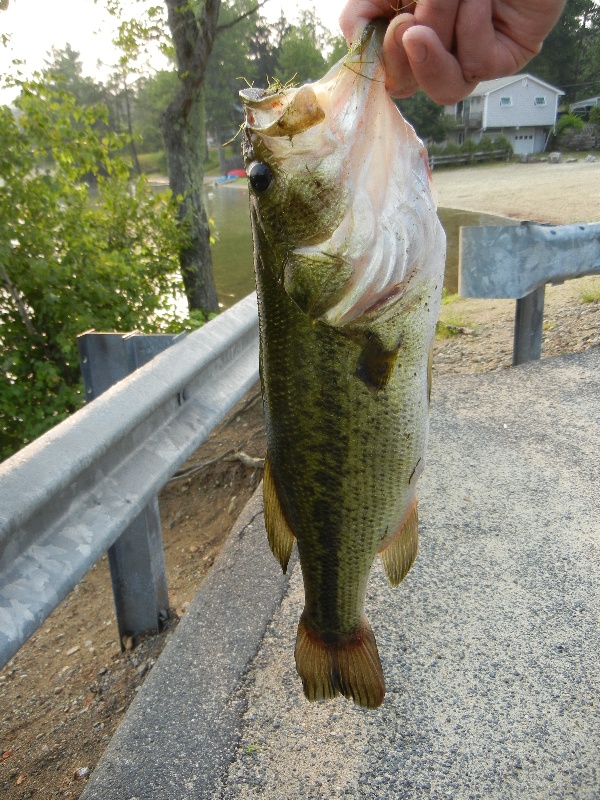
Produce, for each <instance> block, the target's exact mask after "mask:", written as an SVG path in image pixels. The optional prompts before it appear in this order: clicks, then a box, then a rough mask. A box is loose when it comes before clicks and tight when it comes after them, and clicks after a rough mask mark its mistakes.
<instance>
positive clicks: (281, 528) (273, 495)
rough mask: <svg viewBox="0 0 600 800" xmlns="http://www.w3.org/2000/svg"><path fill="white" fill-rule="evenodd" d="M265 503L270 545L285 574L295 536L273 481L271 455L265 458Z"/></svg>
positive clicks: (266, 525) (266, 526)
mask: <svg viewBox="0 0 600 800" xmlns="http://www.w3.org/2000/svg"><path fill="white" fill-rule="evenodd" d="M263 503H264V509H265V528H266V529H267V538H268V540H269V547H270V548H271V552H272V553H273V555H274V556H275V558H276V559H277V560H278V561H279V563H280V564H281V569H282V570H283V572H284V574H285V573H286V572H287V567H288V563H289V560H290V556H291V555H292V550H293V547H294V541H295V537H294V534H293V533H292V531H291V528H290V526H289V524H288V521H287V520H286V518H285V515H284V513H283V510H282V508H281V503H280V502H279V497H278V496H277V490H276V489H275V484H274V483H273V475H272V473H271V466H270V464H269V457H268V456H267V458H266V459H265V471H264V476H263Z"/></svg>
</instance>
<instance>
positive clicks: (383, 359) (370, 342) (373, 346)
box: [356, 336, 398, 392]
mask: <svg viewBox="0 0 600 800" xmlns="http://www.w3.org/2000/svg"><path fill="white" fill-rule="evenodd" d="M397 358H398V348H396V349H395V350H386V349H385V348H384V347H383V346H382V344H381V342H380V341H379V340H378V339H377V338H376V337H374V336H370V337H369V338H368V339H367V343H366V344H365V346H364V347H363V349H362V351H361V354H360V357H359V359H358V364H357V365H356V377H357V378H359V379H360V380H361V381H362V382H363V383H364V384H365V386H367V388H369V389H372V390H374V391H376V392H377V391H379V390H381V389H385V387H386V386H387V385H388V383H389V380H390V378H391V377H392V372H393V371H394V366H395V365H396V359H397Z"/></svg>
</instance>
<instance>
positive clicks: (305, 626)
mask: <svg viewBox="0 0 600 800" xmlns="http://www.w3.org/2000/svg"><path fill="white" fill-rule="evenodd" d="M295 656H296V668H297V670H298V674H299V675H300V677H301V678H302V685H303V687H304V694H305V695H306V697H307V698H308V699H309V700H329V699H331V698H333V697H336V696H337V695H338V694H343V695H344V696H345V697H347V698H348V699H349V700H354V702H355V703H356V705H358V706H362V707H363V708H378V707H379V706H380V705H381V704H382V703H383V698H384V697H385V679H384V677H383V670H382V668H381V661H380V660H379V652H378V650H377V642H376V641H375V635H374V634H373V631H372V629H371V626H370V625H369V621H368V620H367V618H366V617H363V619H362V622H361V624H360V625H359V627H358V628H357V629H356V631H355V632H354V634H353V635H352V636H350V637H345V638H344V639H342V640H338V641H334V642H331V643H329V642H326V641H325V640H324V639H323V638H321V637H320V636H319V634H318V633H317V632H316V631H315V630H314V629H313V628H312V626H311V625H310V623H309V622H308V621H307V620H306V614H303V615H302V617H301V619H300V624H299V625H298V637H297V639H296V653H295Z"/></svg>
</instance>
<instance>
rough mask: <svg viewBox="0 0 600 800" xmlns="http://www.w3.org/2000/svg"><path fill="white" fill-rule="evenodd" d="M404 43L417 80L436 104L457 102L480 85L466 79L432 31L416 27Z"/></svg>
mask: <svg viewBox="0 0 600 800" xmlns="http://www.w3.org/2000/svg"><path fill="white" fill-rule="evenodd" d="M402 41H403V44H404V50H405V53H406V56H407V58H408V61H409V64H410V67H411V71H412V74H413V75H414V77H415V80H416V81H417V83H418V84H419V87H420V88H421V89H423V91H424V92H426V93H427V94H428V95H429V96H430V97H431V99H432V100H434V101H435V102H436V103H440V104H442V105H451V104H452V103H456V102H458V101H459V100H462V99H463V97H466V96H467V95H468V94H469V93H470V92H471V91H473V89H474V88H475V86H477V83H478V81H476V80H475V81H467V80H465V78H464V76H463V71H462V68H461V65H460V64H459V62H458V61H457V59H456V58H455V57H454V56H453V55H452V54H451V53H449V52H448V51H447V50H446V48H445V47H444V45H443V44H442V42H441V41H440V39H439V38H438V36H437V35H436V34H435V33H434V31H432V30H431V29H430V28H427V27H425V26H423V25H413V26H412V27H411V28H410V29H408V30H407V31H406V33H405V34H404V37H403V40H402Z"/></svg>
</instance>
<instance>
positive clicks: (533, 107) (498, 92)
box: [446, 74, 564, 155]
mask: <svg viewBox="0 0 600 800" xmlns="http://www.w3.org/2000/svg"><path fill="white" fill-rule="evenodd" d="M562 95H564V92H562V91H561V90H560V89H557V88H556V87H555V86H551V85H550V84H549V83H546V82H545V81H542V80H540V78H536V77H535V76H534V75H529V74H521V75H511V76H510V77H507V78H497V79H496V80H493V81H482V82H481V83H480V84H479V85H478V86H477V87H476V88H475V89H474V90H473V91H472V92H471V94H470V95H468V96H467V97H465V99H464V100H461V101H460V102H459V103H456V105H453V106H446V114H448V116H450V117H452V118H453V119H454V120H455V122H456V127H454V128H453V129H452V130H451V132H450V133H449V135H448V141H449V142H451V143H454V144H462V143H463V142H464V141H465V140H466V139H472V140H473V141H475V142H478V141H479V140H480V139H481V138H482V137H483V136H489V137H490V138H491V139H494V138H496V137H497V136H500V135H502V136H505V137H506V138H507V139H508V140H509V141H510V143H511V144H512V146H513V150H514V151H515V153H517V154H518V155H524V154H528V153H541V152H543V151H544V149H545V147H546V143H547V141H548V138H549V136H550V134H551V133H552V131H553V129H554V125H555V123H556V115H557V112H558V104H559V100H560V97H561V96H562Z"/></svg>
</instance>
